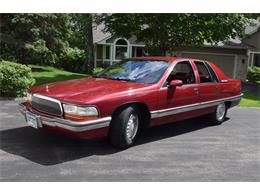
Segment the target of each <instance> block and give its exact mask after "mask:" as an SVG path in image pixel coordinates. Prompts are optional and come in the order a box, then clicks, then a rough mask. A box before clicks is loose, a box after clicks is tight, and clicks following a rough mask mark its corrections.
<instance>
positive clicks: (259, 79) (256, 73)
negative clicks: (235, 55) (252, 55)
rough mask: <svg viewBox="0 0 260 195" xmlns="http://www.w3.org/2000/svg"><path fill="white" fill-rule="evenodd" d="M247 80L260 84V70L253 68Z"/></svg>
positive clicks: (248, 73) (249, 69)
mask: <svg viewBox="0 0 260 195" xmlns="http://www.w3.org/2000/svg"><path fill="white" fill-rule="evenodd" d="M247 79H248V81H249V82H252V83H257V84H260V68H259V67H256V66H253V67H249V68H248V70H247Z"/></svg>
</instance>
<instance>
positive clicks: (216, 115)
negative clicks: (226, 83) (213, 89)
mask: <svg viewBox="0 0 260 195" xmlns="http://www.w3.org/2000/svg"><path fill="white" fill-rule="evenodd" d="M226 114H227V105H226V104H225V103H224V102H222V103H220V104H219V105H217V107H216V109H215V112H213V113H212V114H210V115H209V119H210V121H211V122H212V123H213V124H221V123H222V122H223V121H224V120H225V118H226Z"/></svg>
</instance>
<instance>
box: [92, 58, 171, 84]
mask: <svg viewBox="0 0 260 195" xmlns="http://www.w3.org/2000/svg"><path fill="white" fill-rule="evenodd" d="M169 64H170V62H168V61H159V60H124V61H121V62H119V63H118V64H115V65H112V66H109V67H108V68H107V69H105V70H104V71H102V72H101V73H99V74H98V75H97V77H103V78H107V79H115V80H125V81H131V82H137V83H146V84H154V83H156V82H158V81H159V80H160V78H161V77H162V75H163V74H164V72H165V71H166V69H167V68H168V67H169Z"/></svg>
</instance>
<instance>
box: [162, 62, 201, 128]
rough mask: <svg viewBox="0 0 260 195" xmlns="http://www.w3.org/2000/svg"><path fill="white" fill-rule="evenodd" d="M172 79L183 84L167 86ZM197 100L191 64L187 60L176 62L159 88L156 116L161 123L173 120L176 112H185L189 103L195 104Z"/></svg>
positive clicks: (197, 89)
mask: <svg viewBox="0 0 260 195" xmlns="http://www.w3.org/2000/svg"><path fill="white" fill-rule="evenodd" d="M172 80H181V81H182V82H183V85H182V86H177V87H174V88H169V87H168V86H167V85H168V84H169V83H170V81H172ZM198 101H199V84H198V83H197V81H196V77H195V74H194V69H193V67H192V64H191V63H190V62H189V61H182V62H178V63H177V64H176V65H175V66H174V67H173V70H172V72H171V73H170V75H169V76H168V78H167V80H166V81H165V83H164V85H163V86H162V88H161V89H160V90H159V101H158V108H159V113H158V115H157V117H158V118H160V119H161V121H163V122H162V123H167V122H171V121H174V120H173V119H176V117H178V116H177V115H176V114H178V113H183V112H186V111H187V109H188V107H189V105H192V104H196V103H198ZM162 117H163V119H162ZM157 122H160V121H157ZM157 124H158V123H157Z"/></svg>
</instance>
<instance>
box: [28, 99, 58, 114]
mask: <svg viewBox="0 0 260 195" xmlns="http://www.w3.org/2000/svg"><path fill="white" fill-rule="evenodd" d="M32 107H33V108H34V109H36V110H38V111H40V112H44V113H47V114H51V115H56V116H61V115H62V108H61V103H60V101H58V100H56V99H53V98H50V97H47V96H42V95H39V94H33V96H32Z"/></svg>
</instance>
